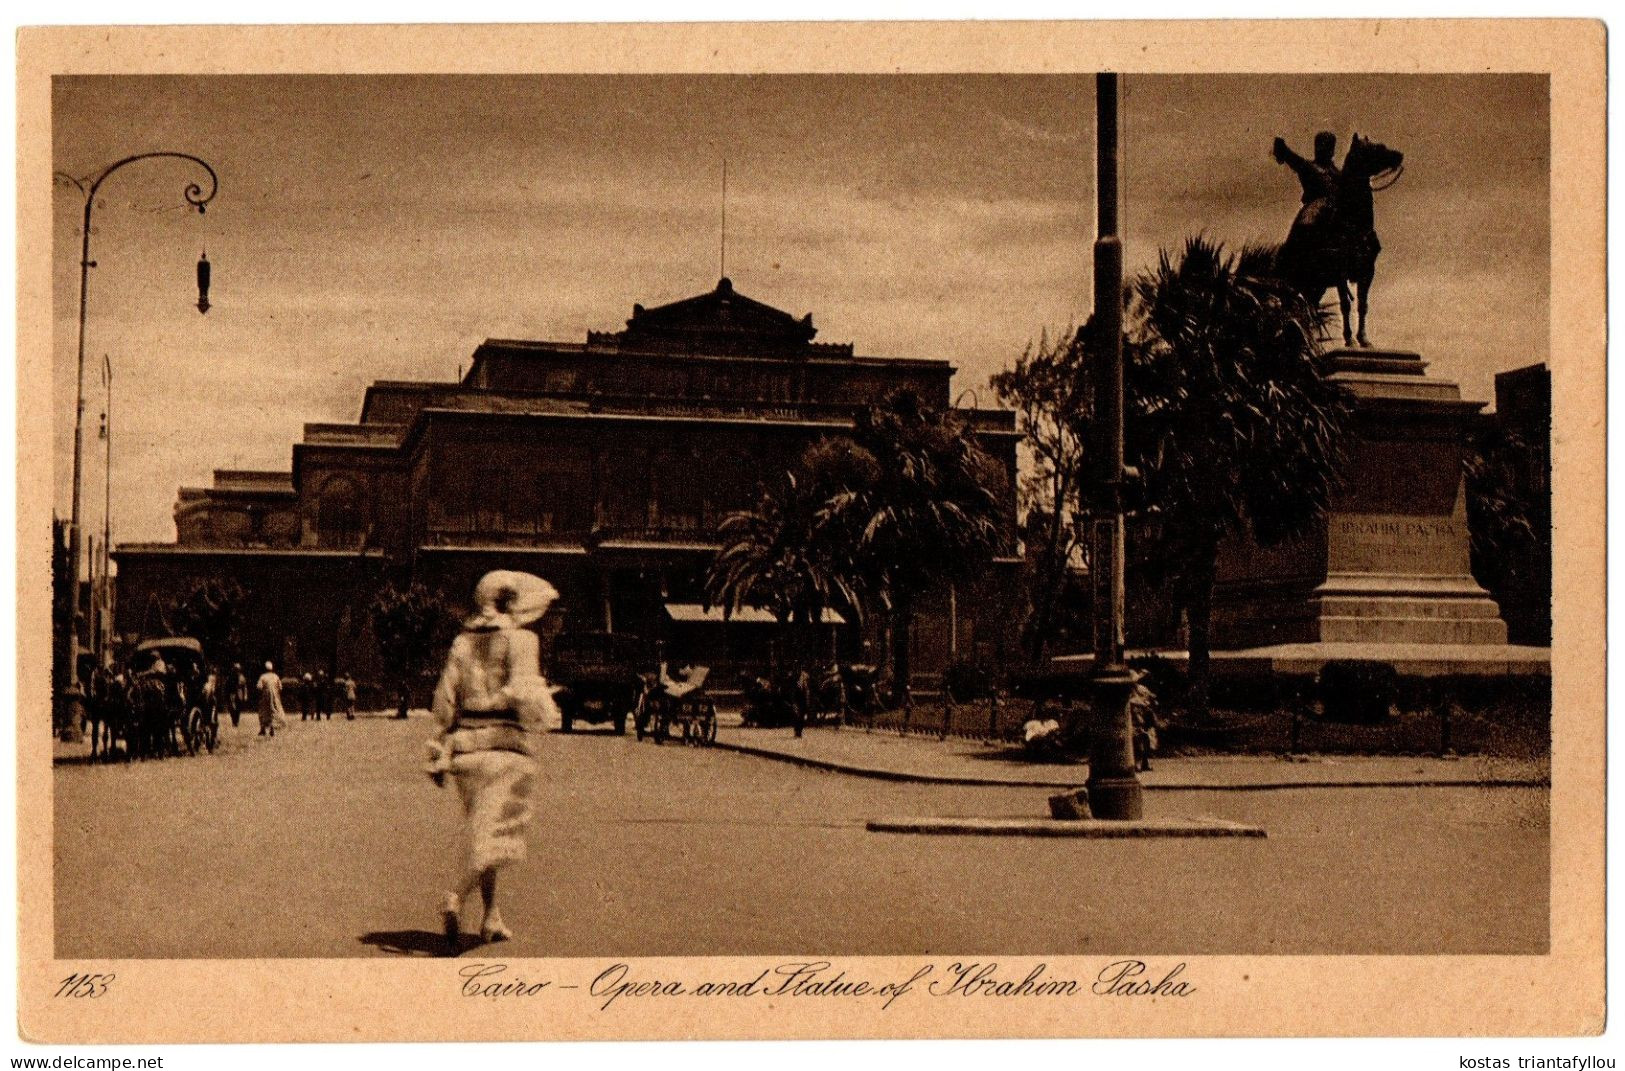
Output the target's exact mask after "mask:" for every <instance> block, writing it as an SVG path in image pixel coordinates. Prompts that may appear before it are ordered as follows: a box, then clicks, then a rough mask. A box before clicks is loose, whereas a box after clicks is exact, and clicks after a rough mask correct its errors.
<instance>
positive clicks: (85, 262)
mask: <svg viewBox="0 0 1625 1071" xmlns="http://www.w3.org/2000/svg"><path fill="white" fill-rule="evenodd" d="M155 159H175V160H186V161H190V162H191V163H194V164H196V165H198V166H199V167H201V168H202V169H203V170H204V171H206V172H207V173H208V176H209V188H208V190H207V191H205V190H204V189H203V187H202V186H201V185H200V184H198V183H196V182H189V183H187V184H186V187H185V189H183V190H182V191H181V193H182V196H183V197H185V198H186V203H187V204H189V205H191V206H192V207H194V208H196V209H197V210H198V212H200V213H201V212H202V211H203V209H204V207H205V206H206V205H207V204H208V203H209V202H210V201H211V200H213V199H214V195H215V194H216V193H217V192H218V191H219V189H220V179H219V176H217V175H216V174H215V173H214V168H212V167H210V166H209V165H208V163H207V162H205V161H204V160H201V159H199V158H198V157H196V156H193V155H191V154H190V153H184V152H168V151H160V152H144V153H137V154H136V155H134V156H126V157H125V158H124V159H122V160H119V161H117V162H116V163H112V164H109V165H108V166H106V167H104V168H102V170H101V171H100V172H98V173H97V174H96V175H94V176H93V177H91V178H88V179H78V178H75V177H74V176H72V175H69V174H66V173H64V172H61V171H58V172H56V173H55V175H54V176H53V177H54V178H56V179H60V180H62V181H64V182H67V183H68V184H69V185H72V186H74V187H75V188H77V189H78V191H79V192H80V194H81V195H83V197H84V199H85V211H84V218H83V221H82V222H81V224H80V242H79V357H78V371H77V379H76V384H77V386H76V389H75V400H74V414H73V508H72V513H71V515H70V518H69V521H68V586H69V589H70V591H71V592H72V595H73V599H72V602H73V605H72V610H71V611H70V616H69V628H68V637H67V640H66V647H67V650H66V652H65V653H66V656H67V658H66V661H67V666H68V682H69V685H68V687H69V690H70V692H77V690H78V684H79V625H78V617H79V573H80V571H81V568H82V564H83V553H82V552H83V548H82V544H81V539H82V536H81V534H80V528H81V519H82V516H81V506H82V501H83V498H84V494H83V491H84V488H83V483H82V480H81V476H82V473H83V469H84V440H85V317H86V314H87V312H88V310H89V302H90V269H91V268H94V267H95V266H96V262H95V261H94V260H91V259H90V223H91V215H92V214H93V213H94V211H95V208H96V192H97V191H98V190H100V189H101V186H102V183H104V182H106V181H107V180H108V179H109V178H111V177H112V176H113V174H114V172H116V171H118V170H119V169H120V168H122V167H124V166H126V165H127V164H133V163H136V162H138V161H140V160H155Z"/></svg>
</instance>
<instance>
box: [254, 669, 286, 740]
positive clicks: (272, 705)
mask: <svg viewBox="0 0 1625 1071" xmlns="http://www.w3.org/2000/svg"><path fill="white" fill-rule="evenodd" d="M254 687H255V688H257V689H258V690H259V707H260V735H261V736H273V737H274V736H276V727H277V725H278V724H279V723H280V722H281V721H282V678H281V677H278V676H277V675H276V669H275V667H273V666H272V665H271V663H269V662H267V663H265V672H264V673H261V674H260V679H259V681H258V682H257V683H256V684H255V685H254Z"/></svg>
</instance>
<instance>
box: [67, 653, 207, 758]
mask: <svg viewBox="0 0 1625 1071" xmlns="http://www.w3.org/2000/svg"><path fill="white" fill-rule="evenodd" d="M90 692H91V695H90V703H89V705H88V708H87V712H86V713H87V715H88V717H89V720H90V722H91V754H92V755H96V754H98V753H99V754H102V755H105V756H111V755H112V753H113V743H114V741H115V740H122V741H123V744H124V757H125V758H127V759H128V758H163V757H165V756H168V755H179V754H182V753H185V754H188V755H195V754H197V753H198V751H199V750H201V749H204V748H207V749H208V750H209V751H213V750H214V749H215V745H216V744H217V743H218V742H219V739H220V722H219V709H218V706H219V704H218V700H219V695H218V692H219V686H218V678H217V677H216V675H215V674H214V673H213V672H212V671H211V670H210V668H209V665H208V663H207V661H206V660H205V659H204V656H203V645H202V644H200V643H199V642H198V641H197V640H195V639H192V638H191V637H189V636H166V637H162V638H157V639H150V640H146V641H143V642H142V643H140V644H138V645H137V646H136V648H135V650H134V651H133V652H131V654H130V656H129V658H128V659H127V661H126V663H125V666H124V670H123V672H121V673H117V674H114V673H110V672H107V671H104V670H98V671H97V672H96V674H95V675H94V676H93V678H92V680H91V689H90Z"/></svg>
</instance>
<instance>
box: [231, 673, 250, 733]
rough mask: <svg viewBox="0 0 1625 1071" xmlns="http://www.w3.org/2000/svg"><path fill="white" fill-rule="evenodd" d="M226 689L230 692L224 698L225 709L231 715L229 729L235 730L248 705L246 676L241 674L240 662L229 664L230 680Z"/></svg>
mask: <svg viewBox="0 0 1625 1071" xmlns="http://www.w3.org/2000/svg"><path fill="white" fill-rule="evenodd" d="M227 687H229V688H230V692H229V693H228V694H227V696H226V709H227V711H229V712H230V714H231V727H232V728H233V729H235V728H237V723H238V719H239V718H241V717H242V714H243V708H244V707H246V706H247V705H248V674H246V673H244V672H243V664H242V663H241V662H233V663H232V664H231V680H230V682H229V683H228V685H227Z"/></svg>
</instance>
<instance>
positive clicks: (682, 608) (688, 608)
mask: <svg viewBox="0 0 1625 1071" xmlns="http://www.w3.org/2000/svg"><path fill="white" fill-rule="evenodd" d="M666 613H667V614H669V615H670V616H671V619H672V620H673V621H676V622H678V623H679V624H684V625H691V624H711V625H720V624H722V623H724V622H731V623H733V624H740V625H776V624H778V623H779V619H778V618H776V617H774V616H773V615H772V614H770V613H768V612H767V611H766V610H758V609H757V608H756V607H754V606H742V607H740V608H739V610H738V612H736V613H734V614H732V615H731V616H729V615H725V614H724V613H723V610H722V607H720V606H701V605H700V604H699V603H697V602H668V603H667V604H666ZM820 624H824V625H844V624H846V618H844V617H842V616H841V615H840V614H839V613H838V612H836V611H834V610H830V609H827V608H826V609H825V610H824V616H823V618H822V619H821V620H820Z"/></svg>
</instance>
